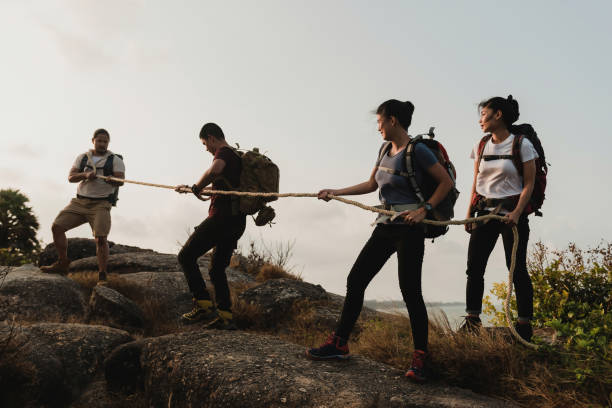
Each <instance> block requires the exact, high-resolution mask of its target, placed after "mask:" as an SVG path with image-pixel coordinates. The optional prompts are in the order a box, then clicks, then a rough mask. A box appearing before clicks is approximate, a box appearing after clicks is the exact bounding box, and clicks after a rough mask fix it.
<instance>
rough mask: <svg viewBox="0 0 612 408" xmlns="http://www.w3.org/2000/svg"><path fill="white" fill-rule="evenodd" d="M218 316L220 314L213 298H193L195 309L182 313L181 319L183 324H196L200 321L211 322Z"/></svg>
mask: <svg viewBox="0 0 612 408" xmlns="http://www.w3.org/2000/svg"><path fill="white" fill-rule="evenodd" d="M217 317H218V314H217V311H216V309H215V307H214V305H213V302H212V300H210V299H204V300H197V299H193V309H192V310H191V312H188V313H185V314H184V315H182V316H181V318H180V319H179V320H180V322H181V323H183V324H194V323H198V322H209V321H211V320H214V319H216V318H217Z"/></svg>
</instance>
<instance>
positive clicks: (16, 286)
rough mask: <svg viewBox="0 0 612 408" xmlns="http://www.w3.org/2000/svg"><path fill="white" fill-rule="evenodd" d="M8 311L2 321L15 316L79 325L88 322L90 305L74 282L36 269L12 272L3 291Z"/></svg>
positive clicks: (2, 312)
mask: <svg viewBox="0 0 612 408" xmlns="http://www.w3.org/2000/svg"><path fill="white" fill-rule="evenodd" d="M0 298H1V299H2V303H3V304H5V305H6V307H4V308H2V310H0V319H6V318H8V317H10V316H14V317H15V318H16V319H17V320H23V321H61V322H65V321H75V320H76V321H79V320H82V319H84V318H85V316H86V313H87V303H86V300H85V297H84V296H83V289H82V288H81V286H80V285H79V284H78V283H76V282H74V281H73V280H71V279H69V278H67V277H65V276H60V275H55V274H46V273H42V272H41V271H40V269H38V268H37V267H35V266H33V265H24V266H21V267H19V268H12V269H11V270H10V272H9V273H8V274H7V276H6V278H5V279H4V283H3V284H2V286H1V287H0Z"/></svg>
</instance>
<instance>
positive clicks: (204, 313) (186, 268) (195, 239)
mask: <svg viewBox="0 0 612 408" xmlns="http://www.w3.org/2000/svg"><path fill="white" fill-rule="evenodd" d="M199 136H200V140H201V142H202V144H203V145H204V147H206V150H207V151H208V152H209V153H210V154H212V155H213V156H214V159H213V162H212V165H211V166H210V167H209V168H208V169H207V170H206V171H205V172H204V174H203V175H202V177H200V179H199V180H198V182H197V183H195V184H194V185H193V186H191V191H192V192H193V193H194V194H195V195H196V196H198V198H199V197H200V193H201V191H202V190H203V189H204V188H205V187H207V186H208V185H210V184H212V189H214V190H231V189H232V186H237V185H239V183H240V174H241V172H242V161H241V158H240V156H239V155H238V154H237V153H236V152H235V151H234V149H232V148H231V147H230V146H229V144H228V143H227V142H226V140H225V136H224V134H223V131H222V130H221V128H220V127H219V126H218V125H217V124H215V123H206V124H205V125H204V126H203V127H202V130H201V131H200V135H199ZM185 187H188V186H186V185H181V186H178V187H177V188H176V190H177V191H180V190H182V189H184V188H185ZM245 226H246V215H245V214H244V213H241V212H240V211H239V201H238V200H236V199H233V198H232V197H231V196H229V195H219V194H215V195H212V196H211V198H210V207H209V210H208V217H207V218H206V219H205V220H204V221H202V223H201V224H200V225H198V226H197V227H196V228H195V231H194V232H193V234H191V236H190V237H189V239H188V240H187V242H186V243H185V245H183V248H182V249H181V251H180V252H179V254H178V261H179V263H180V264H181V267H182V268H183V273H184V274H185V278H186V279H187V283H188V285H189V290H190V291H191V293H192V294H193V305H194V306H193V310H192V311H191V312H188V313H185V314H184V315H182V316H181V321H182V323H184V324H192V323H196V322H200V321H210V322H211V323H212V324H214V327H216V328H222V329H235V325H234V323H233V316H232V312H231V300H230V291H229V286H228V284H227V276H226V275H225V268H227V266H228V265H229V263H230V259H231V257H232V253H233V252H234V249H236V247H237V244H238V240H239V239H240V237H241V236H242V234H243V233H244V229H245ZM213 248H214V252H213V254H212V258H211V262H210V269H209V275H210V279H211V281H212V283H213V285H214V286H215V300H216V303H217V307H216V308H215V306H214V305H213V302H212V300H211V297H210V294H209V293H208V291H207V290H206V284H205V282H204V279H203V278H202V275H201V273H200V268H199V267H198V263H197V260H198V258H199V257H201V256H202V255H204V254H205V253H206V252H208V251H209V250H210V249H213Z"/></svg>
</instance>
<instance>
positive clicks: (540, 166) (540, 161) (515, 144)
mask: <svg viewBox="0 0 612 408" xmlns="http://www.w3.org/2000/svg"><path fill="white" fill-rule="evenodd" d="M509 130H510V133H512V134H514V135H515V137H514V140H513V141H512V154H511V155H503V156H494V157H493V158H494V159H508V160H512V163H514V166H515V167H516V170H517V171H518V173H519V175H520V176H521V177H522V176H523V161H522V160H521V144H522V142H523V138H527V139H529V141H530V142H531V144H532V145H533V147H534V149H535V150H536V152H537V153H538V158H537V159H536V161H535V165H536V174H535V183H534V186H533V192H532V193H531V198H530V199H529V202H528V203H527V205H526V206H525V209H524V210H523V213H524V214H531V213H535V215H536V216H539V217H541V216H542V212H541V211H540V208H542V204H543V203H544V199H545V191H546V176H547V174H548V164H547V163H546V156H545V154H544V148H543V147H542V142H540V139H539V138H538V134H537V133H536V131H535V130H534V129H533V127H532V126H531V125H530V124H528V123H523V124H521V125H512V126H511V127H510V129H509ZM490 139H491V135H490V134H488V135H485V136H484V137H483V138H482V139H481V140H480V143H479V144H478V157H477V160H478V166H477V168H479V167H480V161H481V160H482V158H483V155H482V152H483V151H484V148H485V145H486V144H487V142H488V141H489V140H490ZM487 158H488V157H485V160H486V159H487ZM484 198H485V197H483V196H481V195H480V194H478V193H476V192H475V191H474V194H473V195H472V200H471V202H470V206H471V208H472V209H474V208H476V207H477V206H478V202H479V201H480V200H481V199H484ZM516 201H517V202H518V196H517V197H516Z"/></svg>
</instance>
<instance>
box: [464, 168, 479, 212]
mask: <svg viewBox="0 0 612 408" xmlns="http://www.w3.org/2000/svg"><path fill="white" fill-rule="evenodd" d="M478 164H479V163H478V159H476V160H474V180H473V181H472V190H471V191H470V196H469V199H470V201H469V203H468V209H467V215H466V218H470V216H471V215H472V196H473V195H474V193H475V192H476V180H477V179H478Z"/></svg>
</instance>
